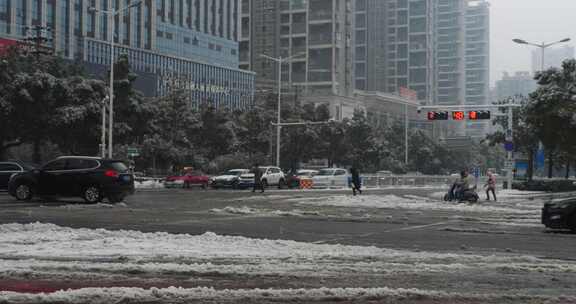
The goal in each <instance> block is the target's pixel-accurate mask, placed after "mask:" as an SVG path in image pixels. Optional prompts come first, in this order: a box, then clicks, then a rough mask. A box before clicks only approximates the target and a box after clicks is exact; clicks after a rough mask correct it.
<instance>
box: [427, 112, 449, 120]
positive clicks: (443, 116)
mask: <svg viewBox="0 0 576 304" xmlns="http://www.w3.org/2000/svg"><path fill="white" fill-rule="evenodd" d="M428 120H448V112H428Z"/></svg>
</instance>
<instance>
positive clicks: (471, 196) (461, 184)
mask: <svg viewBox="0 0 576 304" xmlns="http://www.w3.org/2000/svg"><path fill="white" fill-rule="evenodd" d="M449 198H450V199H449V200H450V201H451V200H454V199H457V200H459V201H472V202H475V201H478V194H476V185H475V184H474V178H473V177H472V176H470V174H469V173H468V170H462V171H461V172H460V178H459V179H458V180H457V181H455V182H454V184H453V185H452V187H451V188H450V192H449Z"/></svg>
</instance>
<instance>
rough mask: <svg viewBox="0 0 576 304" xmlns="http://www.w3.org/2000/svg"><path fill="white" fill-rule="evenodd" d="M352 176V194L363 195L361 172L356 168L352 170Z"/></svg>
mask: <svg viewBox="0 0 576 304" xmlns="http://www.w3.org/2000/svg"><path fill="white" fill-rule="evenodd" d="M350 175H351V176H352V193H353V194H354V195H356V192H358V193H359V194H362V181H361V180H360V172H359V171H358V169H357V168H356V167H352V168H350Z"/></svg>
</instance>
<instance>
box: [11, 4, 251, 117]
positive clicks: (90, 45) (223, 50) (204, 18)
mask: <svg viewBox="0 0 576 304" xmlns="http://www.w3.org/2000/svg"><path fill="white" fill-rule="evenodd" d="M239 6H240V1H239V0H142V1H139V0H0V37H3V38H11V39H23V38H26V37H29V36H32V35H35V33H33V32H32V31H30V30H29V29H30V28H32V27H35V26H41V27H43V28H46V29H48V30H46V31H45V35H46V36H48V37H49V38H52V41H51V42H50V44H51V45H50V46H51V47H52V48H53V49H54V51H55V52H56V53H57V54H59V55H60V56H62V57H65V58H69V59H84V60H87V61H88V62H90V63H96V64H102V65H108V64H109V59H110V58H109V57H108V56H109V55H110V49H109V45H108V43H109V41H110V37H109V32H110V27H111V23H110V22H109V21H110V18H109V17H108V15H107V14H106V13H104V12H106V11H119V12H120V13H119V14H117V15H116V17H115V26H114V30H113V31H112V32H114V41H115V43H116V45H117V47H118V49H117V50H116V51H117V53H118V54H119V53H126V54H128V57H129V58H130V59H131V63H133V66H134V69H135V70H136V71H150V72H152V73H156V74H157V75H158V77H157V79H158V84H157V88H158V90H157V91H156V92H157V93H158V94H163V93H165V92H166V90H164V89H162V88H163V86H164V84H162V82H163V80H162V79H166V77H167V76H166V75H168V74H170V75H172V76H171V79H185V78H189V79H195V81H194V83H195V84H196V83H202V85H204V84H206V86H207V87H208V88H211V89H212V90H213V91H217V90H216V89H214V88H215V87H214V86H213V85H212V84H211V83H217V82H218V83H219V84H220V85H227V86H228V87H225V88H224V87H223V89H221V91H225V92H227V94H241V95H238V96H229V98H218V100H217V99H216V96H212V98H210V99H211V100H213V101H214V102H218V103H224V102H236V103H237V104H238V105H239V104H246V105H248V104H251V100H249V101H247V102H245V103H243V102H241V100H244V98H247V97H246V96H253V93H252V92H249V91H243V90H245V89H246V90H250V89H253V85H243V84H242V85H241V84H240V82H239V81H238V79H243V81H244V80H246V79H248V81H249V79H253V78H254V75H253V73H250V72H246V71H240V70H238V69H237V67H238V64H239V60H238V59H239V57H238V38H239V19H238V13H239V9H240V8H239ZM104 49H107V50H106V51H104ZM106 57H107V58H108V60H106ZM142 58H144V59H142ZM132 60H134V61H132ZM184 66H187V67H189V68H184ZM195 67H197V68H195ZM178 73H182V74H181V75H180V74H178ZM191 73H198V74H197V75H193V74H191ZM164 82H165V81H164ZM177 83H180V82H177ZM235 85H236V86H235ZM184 89H185V88H184ZM193 97H194V98H196V96H193ZM194 98H192V99H194ZM206 98H207V97H206ZM230 106H231V107H232V105H230Z"/></svg>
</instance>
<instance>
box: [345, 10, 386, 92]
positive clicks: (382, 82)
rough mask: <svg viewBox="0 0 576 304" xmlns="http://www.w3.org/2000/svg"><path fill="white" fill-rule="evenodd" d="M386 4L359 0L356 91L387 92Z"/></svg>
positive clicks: (355, 74)
mask: <svg viewBox="0 0 576 304" xmlns="http://www.w3.org/2000/svg"><path fill="white" fill-rule="evenodd" d="M386 6H387V1H382V0H356V6H355V15H354V19H355V26H354V27H355V30H354V33H353V37H354V46H355V49H354V88H355V89H356V90H362V91H372V92H385V91H386V30H387V28H388V23H387V19H386Z"/></svg>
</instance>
